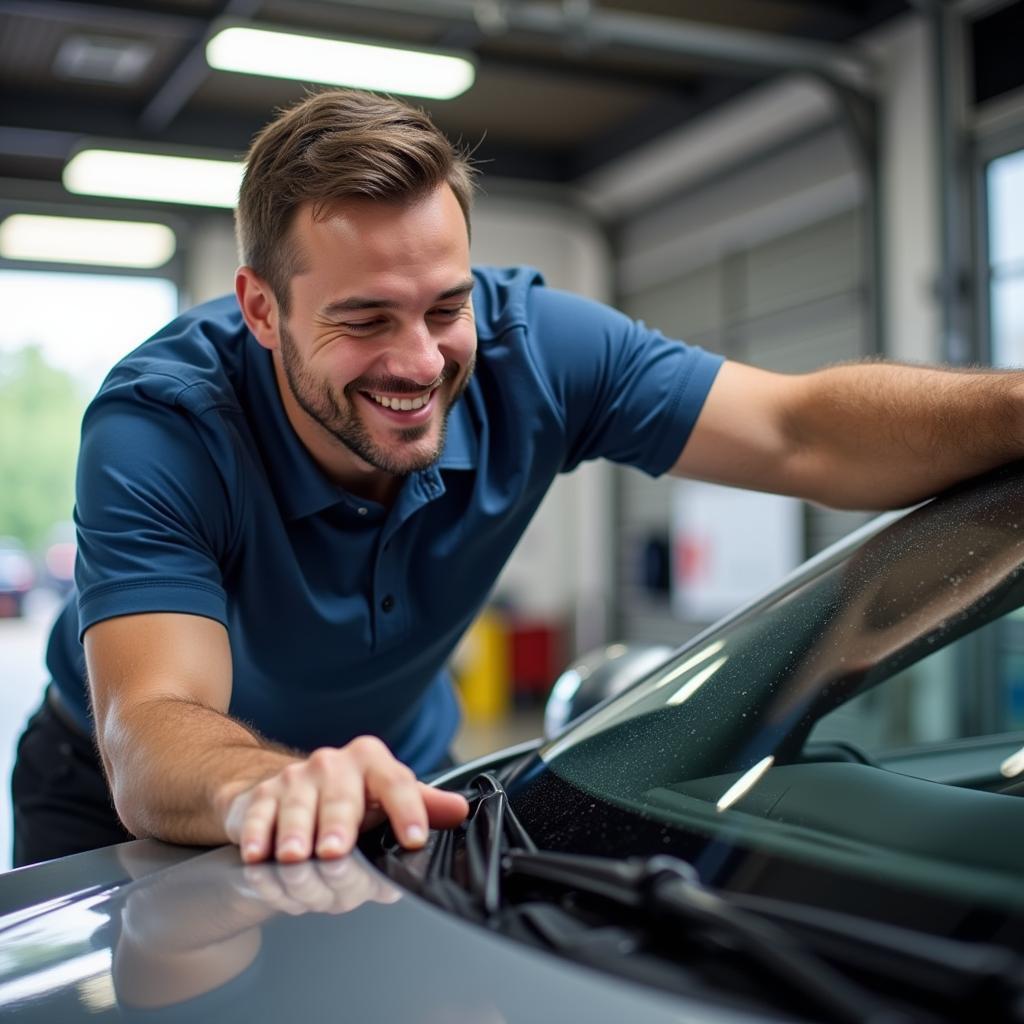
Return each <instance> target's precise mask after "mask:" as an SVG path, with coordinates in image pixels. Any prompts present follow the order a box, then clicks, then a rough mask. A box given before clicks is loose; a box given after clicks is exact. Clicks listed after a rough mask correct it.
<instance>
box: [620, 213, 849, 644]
mask: <svg viewBox="0 0 1024 1024" xmlns="http://www.w3.org/2000/svg"><path fill="white" fill-rule="evenodd" d="M622 306H623V308H624V309H625V311H626V312H628V313H629V314H630V315H632V316H635V317H639V318H640V319H642V320H645V321H646V322H647V323H648V324H650V325H652V326H654V327H657V328H659V329H660V330H661V331H663V332H664V333H665V334H667V335H669V336H670V337H677V338H684V339H686V340H687V341H689V342H691V343H694V344H698V345H703V346H705V347H707V348H709V349H711V350H714V351H717V352H721V353H722V354H724V355H726V356H728V357H730V358H733V359H738V360H741V361H744V362H748V363H752V364H754V365H755V366H761V367H764V368H766V369H771V370H778V371H785V372H800V371H805V370H811V369H814V368H816V367H819V366H823V365H827V364H829V363H835V362H839V361H843V360H850V359H857V358H860V357H862V356H863V355H864V354H865V353H866V351H867V345H866V340H865V339H866V330H865V324H866V315H865V303H864V290H863V273H862V267H861V230H860V214H859V212H858V211H850V212H846V213H843V214H841V215H838V216H835V217H832V218H829V219H828V220H825V221H822V222H820V223H818V224H815V225H813V226H811V227H806V228H803V229H801V230H799V231H796V232H793V233H792V234H789V235H786V236H784V237H780V238H776V239H774V240H772V241H770V242H766V243H763V244H760V245H757V246H752V247H751V248H749V249H748V250H746V251H743V252H738V253H735V254H732V255H730V256H728V257H726V258H724V259H721V260H719V261H717V262H715V263H714V264H712V265H709V266H706V267H703V268H701V269H699V270H695V271H691V272H689V273H686V274H684V275H682V276H680V277H679V278H677V279H675V280H671V281H668V282H665V283H661V284H658V285H657V286H656V287H652V288H649V289H647V290H643V291H638V292H635V293H634V294H631V295H628V296H625V297H624V298H623V300H622ZM737 412H738V414H742V410H738V411H737ZM616 488H617V535H618V538H619V540H620V544H619V550H620V552H621V560H620V564H619V567H618V569H619V573H620V580H619V583H620V585H619V586H618V587H617V588H616V592H617V594H618V595H619V596H620V604H619V607H618V608H617V609H616V616H615V618H616V622H615V626H616V630H615V632H616V633H617V635H619V636H621V637H623V638H624V639H627V640H631V641H642V642H676V643H677V642H680V641H681V640H682V639H684V638H685V636H686V635H687V633H688V632H693V631H694V630H695V629H696V628H698V627H699V626H700V625H702V624H701V623H692V624H680V623H679V622H678V621H676V620H675V619H674V618H673V616H672V614H671V611H670V607H669V600H668V595H667V593H664V592H662V593H658V592H656V591H652V589H651V588H650V586H649V585H645V583H644V579H645V577H646V579H647V581H648V584H649V583H650V582H652V581H653V580H654V579H656V577H657V575H658V573H657V571H656V569H657V551H658V544H657V542H658V541H664V540H667V537H668V531H669V521H670V508H671V486H670V485H666V482H665V481H652V480H649V479H648V478H647V477H645V476H644V475H643V474H641V473H638V472H636V471H633V470H628V469H617V470H616ZM866 518H867V517H866V516H864V515H861V514H855V513H838V512H832V511H827V510H822V509H818V508H814V507H812V506H806V509H805V541H806V553H807V554H808V555H810V554H813V553H814V552H816V551H819V550H820V549H821V548H822V547H825V546H826V545H827V544H829V543H831V542H832V541H833V540H835V539H836V538H838V537H840V536H842V535H843V534H845V533H847V532H848V531H849V530H851V529H853V528H854V527H856V526H858V525H860V524H861V523H862V522H864V520H865V519H866Z"/></svg>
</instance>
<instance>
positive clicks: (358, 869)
mask: <svg viewBox="0 0 1024 1024" xmlns="http://www.w3.org/2000/svg"><path fill="white" fill-rule="evenodd" d="M84 879H89V880H90V883H91V884H89V885H87V886H82V885H81V882H82V881H83V880H84ZM62 880H64V881H65V882H66V891H60V886H61V881H62ZM72 890H74V891H72ZM19 892H21V894H22V895H23V896H26V895H27V896H28V897H29V899H28V901H27V902H24V901H23V905H22V906H20V907H19V906H18V905H17V904H18V898H17V894H18V893H19ZM0 909H2V910H3V911H5V913H4V914H3V916H2V917H0V936H2V937H0V1016H5V1017H6V1016H7V1015H12V1016H13V1017H14V1018H15V1019H18V1020H40V1021H43V1020H46V1021H53V1020H60V1021H75V1020H83V1021H84V1020H90V1021H95V1020H97V1019H100V1020H102V1019H104V1018H107V1019H111V1020H114V1019H116V1020H124V1019H134V1018H138V1019H140V1020H143V1019H146V1020H157V1019H159V1020H178V1019H180V1020H188V1021H195V1020H206V1019H210V1020H214V1019H215V1020H217V1021H218V1022H219V1021H231V1020H236V1019H237V1020H239V1021H245V1022H246V1024H255V1022H259V1021H280V1020H327V1019H341V1020H352V1021H360V1022H373V1021H388V1022H391V1021H395V1020H409V1021H423V1022H429V1024H435V1022H436V1024H442V1022H443V1024H456V1022H463V1021H465V1022H470V1021H472V1022H474V1024H517V1022H523V1024H526V1022H530V1024H536V1022H538V1021H545V1020H575V1019H586V1020H588V1021H592V1022H595V1024H600V1022H604V1021H607V1022H609V1024H612V1022H614V1024H621V1022H622V1021H623V1020H633V1021H638V1022H639V1021H643V1022H651V1024H660V1022H666V1024H668V1022H675V1024H679V1022H686V1021H693V1022H720V1024H727V1022H733V1021H735V1022H736V1024H741V1022H744V1021H753V1020H754V1018H752V1017H750V1016H748V1015H744V1014H741V1013H737V1012H733V1011H729V1010H725V1009H721V1008H718V1007H710V1006H709V1005H707V1004H703V1003H699V1002H694V1001H688V1000H685V999H682V998H677V997H669V996H665V995H661V994H659V993H657V992H655V991H652V990H649V989H646V988H643V987H640V986H637V985H634V984H632V983H629V982H624V981H622V980H619V979H613V978H610V977H607V976H604V975H602V974H599V973H597V972H594V971H591V970H589V969H587V968H583V967H579V966H576V965H574V964H570V963H567V962H566V961H564V960H561V959H557V958H555V957H552V956H549V955H547V954H544V953H543V952H540V951H537V950H533V949H530V948H529V947H526V946H523V945H521V944H518V943H515V942H513V941H511V940H508V939H505V938H502V937H501V936H498V935H494V934H491V933H489V932H488V931H486V930H485V929H483V928H480V927H478V926H475V925H471V924H467V923H465V922H463V921H460V920H458V919H457V918H455V917H454V916H452V915H450V914H448V913H446V912H444V911H442V910H440V909H438V908H436V907H434V906H431V905H430V904H428V903H425V902H423V901H422V900H420V899H418V898H417V897H415V896H412V895H410V894H407V893H405V892H403V891H402V890H401V889H399V888H397V887H396V886H395V885H394V883H392V882H391V881H389V880H388V879H386V878H385V877H384V876H383V875H381V874H380V873H379V872H377V871H376V869H374V868H373V867H372V866H370V865H369V864H368V862H367V861H366V860H365V859H364V858H363V857H362V855H361V854H359V853H356V854H354V855H353V856H352V857H350V858H347V859H346V860H345V861H341V862H333V863H330V862H315V861H314V862H308V863H305V864H296V865H276V864H267V865H259V866H256V867H246V866H243V865H242V864H241V862H240V860H239V857H238V853H237V850H236V849H235V848H233V847H225V848H222V849H219V850H213V851H207V852H198V853H197V851H194V850H184V849H181V848H175V847H169V846H165V845H164V844H161V843H156V842H153V841H141V842H135V843H126V844H124V845H122V846H120V847H114V848H109V849H107V850H101V851H95V852H93V853H88V854H80V855H77V856H74V857H68V858H64V859H63V860H61V861H56V862H53V863H51V864H48V865H44V866H42V867H40V868H27V869H23V870H20V871H14V872H11V873H9V874H8V875H6V876H4V878H3V879H0ZM757 1019H759V1020H760V1019H762V1018H760V1017H759V1018H757Z"/></svg>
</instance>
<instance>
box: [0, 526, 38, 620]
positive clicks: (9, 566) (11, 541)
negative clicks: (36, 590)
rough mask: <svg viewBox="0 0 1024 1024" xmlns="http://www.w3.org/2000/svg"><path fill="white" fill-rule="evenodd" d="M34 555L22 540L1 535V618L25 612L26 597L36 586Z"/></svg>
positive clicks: (14, 616)
mask: <svg viewBox="0 0 1024 1024" xmlns="http://www.w3.org/2000/svg"><path fill="white" fill-rule="evenodd" d="M35 582H36V571H35V566H34V565H33V564H32V556H31V555H29V553H28V552H27V551H26V550H25V548H24V545H22V543H21V541H19V540H17V539H16V538H14V537H0V618H18V617H20V616H21V615H23V614H24V612H25V598H26V597H27V596H28V594H29V592H30V591H31V590H32V588H33V587H34V586H35Z"/></svg>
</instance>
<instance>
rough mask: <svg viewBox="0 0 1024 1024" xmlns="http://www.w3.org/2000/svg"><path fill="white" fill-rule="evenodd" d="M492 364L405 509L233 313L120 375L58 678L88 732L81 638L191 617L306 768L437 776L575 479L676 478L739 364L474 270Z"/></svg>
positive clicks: (105, 398)
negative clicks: (566, 478) (332, 756)
mask: <svg viewBox="0 0 1024 1024" xmlns="http://www.w3.org/2000/svg"><path fill="white" fill-rule="evenodd" d="M475 278H476V287H475V289H474V292H473V303H474V309H475V314H476V322H477V333H478V340H479V348H478V354H477V368H476V373H475V374H474V376H473V379H472V381H471V382H470V384H469V387H468V388H467V390H466V392H465V393H464V395H463V396H462V398H461V399H460V400H459V401H458V402H457V403H456V405H455V406H454V408H453V409H452V412H451V415H450V417H449V421H448V430H447V435H446V439H445V443H444V447H443V451H442V454H441V457H440V459H439V460H438V462H437V463H436V464H435V465H434V466H431V467H430V468H429V469H426V470H423V471H421V472H417V473H414V474H412V475H411V476H409V477H408V478H406V480H405V481H404V483H403V486H402V489H401V491H400V492H399V494H398V497H397V499H396V500H395V502H394V503H393V505H392V506H391V507H390V508H385V507H383V506H381V505H378V504H375V503H374V502H371V501H367V500H365V499H362V498H359V497H356V496H354V495H351V494H348V493H347V492H346V491H344V490H343V489H342V488H340V487H338V486H337V485H336V484H334V483H332V482H331V481H330V480H329V479H328V478H327V477H326V476H325V475H324V474H323V473H322V472H321V470H320V469H319V468H318V466H317V465H316V463H315V462H314V461H313V459H312V458H311V456H310V455H309V453H308V452H307V451H306V449H305V448H304V447H303V445H302V443H301V442H300V440H299V438H298V437H297V436H296V434H295V432H294V430H293V429H292V427H291V424H290V423H289V421H288V418H287V416H286V415H285V411H284V407H283V406H282V403H281V399H280V395H279V392H278V389H277V383H276V380H275V377H274V371H273V365H272V362H271V356H270V353H269V352H267V351H266V350H265V349H263V348H261V347H260V346H259V345H258V344H257V342H256V341H255V339H254V338H253V337H252V335H251V334H250V333H249V331H248V329H247V328H246V326H245V323H244V321H243V319H242V316H241V313H240V312H239V309H238V306H237V304H236V302H235V300H234V298H224V299H218V300H216V301H214V302H209V303H206V304H205V305H202V306H199V307H198V308H196V309H193V310H191V311H190V312H188V313H186V314H184V315H183V316H181V317H179V318H178V319H177V320H175V321H174V322H173V323H171V324H170V325H169V326H167V327H166V328H164V330H162V331H160V333H158V334H157V335H155V336H154V337H153V338H150V339H149V340H148V341H146V342H145V343H144V344H142V345H141V346H140V347H139V348H137V349H136V350H135V351H134V352H132V353H131V354H130V355H128V356H126V357H125V358H124V359H123V360H122V361H121V362H120V363H118V364H117V365H116V366H115V367H114V369H113V370H112V371H111V373H110V375H109V376H108V377H107V379H106V381H105V382H104V384H103V386H102V387H101V389H100V391H99V393H98V395H97V396H96V398H95V399H94V400H93V402H92V404H91V405H90V406H89V408H88V410H87V412H86V415H85V419H84V422H83V427H82V447H81V453H80V456H79V464H78V479H77V504H76V511H75V517H76V523H77V526H78V538H79V557H78V563H77V568H76V583H77V600H74V599H72V600H71V601H70V602H69V603H68V604H67V605H66V606H65V608H64V609H63V611H62V612H61V615H60V617H59V618H58V620H57V623H56V625H55V627H54V630H53V633H52V635H51V639H50V644H49V649H48V652H47V664H48V667H49V669H50V672H51V673H52V675H53V679H54V682H55V685H56V686H57V687H58V689H59V690H60V693H61V695H62V696H63V697H64V698H65V701H66V702H67V704H68V705H69V707H70V708H71V709H72V711H73V712H74V713H75V714H76V715H77V717H78V718H79V720H80V723H81V724H82V726H83V728H89V712H88V688H87V684H86V682H85V665H84V656H83V651H82V646H81V636H82V634H83V633H84V632H85V630H87V629H88V628H89V627H90V626H91V625H93V624H94V623H96V622H100V621H101V620H103V619H108V618H112V617H114V616H118V615H131V614H136V613H139V612H184V613H189V614H192V615H203V616H207V617H209V618H212V619H216V620H217V621H218V622H220V623H222V624H223V625H224V626H225V627H226V628H227V631H228V636H229V638H230V643H231V655H232V663H233V672H234V677H233V684H232V692H231V707H230V713H231V714H232V715H233V716H235V717H237V718H239V719H240V720H242V721H244V722H247V723H249V724H251V725H252V726H254V727H255V728H256V729H258V730H259V732H260V733H261V734H263V735H264V736H266V737H268V738H270V739H273V740H276V741H277V742H280V743H284V744H287V745H289V746H291V747H295V748H298V749H302V750H312V749H313V748H315V747H318V746H323V745H332V746H340V745H342V744H344V743H346V742H347V741H348V740H350V739H352V738H353V737H354V736H357V735H360V734H362V733H372V734H376V735H378V736H380V737H382V738H383V739H384V740H385V741H386V742H387V743H388V744H389V746H390V747H391V748H392V750H393V751H394V752H395V754H396V755H397V756H398V757H399V758H401V759H402V760H403V761H405V762H406V763H407V764H409V765H410V766H411V767H412V768H413V769H414V770H415V771H417V772H419V773H423V772H427V771H429V770H431V769H432V768H433V767H434V766H435V765H436V764H437V763H438V762H439V761H440V760H441V759H442V758H443V757H444V754H445V752H446V751H447V750H448V747H449V744H450V743H451V740H452V737H453V735H454V733H455V731H456V728H457V726H458V717H459V716H458V707H457V703H456V700H455V697H454V694H453V691H452V687H451V683H450V680H449V678H448V676H447V674H446V672H445V663H446V661H447V659H448V657H449V655H450V654H451V652H452V650H453V648H454V647H455V645H456V643H457V642H458V640H459V638H460V637H461V636H462V634H463V632H464V631H465V630H466V628H467V627H468V626H469V625H470V623H471V622H472V620H473V618H474V616H475V615H476V614H477V612H478V611H479V610H480V607H481V605H482V604H483V602H484V600H485V599H486V597H487V594H488V592H489V591H490V588H491V586H492V584H493V583H494V581H495V579H496V578H497V576H498V573H499V572H500V570H501V568H502V566H503V565H504V564H505V561H506V559H507V558H508V556H509V555H510V554H511V552H512V549H513V548H514V547H515V545H516V542H517V541H518V540H519V538H520V536H521V535H522V533H523V531H524V530H525V528H526V526H527V524H528V523H529V521H530V518H531V516H532V515H533V514H534V512H535V511H536V509H537V506H538V505H539V504H540V502H541V499H542V498H543V497H544V494H545V493H546V491H547V489H548V487H549V486H550V484H551V482H552V480H553V479H554V478H555V476H556V474H558V473H564V472H567V471H569V470H571V469H573V468H574V467H575V466H577V465H579V463H580V462H582V461H583V460H585V459H594V458H598V457H604V458H608V459H612V460H614V461H616V462H622V463H628V464H630V465H633V466H636V467H638V468H639V469H641V470H644V471H646V472H648V473H650V474H652V475H656V474H660V473H662V472H664V471H665V470H666V469H668V468H669V467H670V466H671V465H672V463H673V462H674V461H675V459H676V457H677V456H678V455H679V452H680V451H681V450H682V447H683V444H684V443H685V441H686V438H687V437H688V435H689V433H690V430H691V429H692V427H693V424H694V422H695V421H696V419H697V415H698V413H699V412H700V409H701V406H702V404H703V402H704V399H705V397H706V395H707V392H708V389H709V388H710V386H711V383H712V381H713V379H714V376H715V374H716V372H717V370H718V367H719V366H720V364H721V359H720V358H719V357H717V356H713V355H710V354H708V353H706V352H703V351H702V350H700V349H697V348H692V347H688V346H686V345H684V344H682V343H680V342H677V341H670V340H668V339H666V338H664V337H662V336H661V335H660V334H658V333H657V332H655V331H651V330H649V329H648V328H646V327H645V326H644V325H643V324H641V323H637V322H634V321H632V320H630V319H628V318H627V317H625V316H623V315H622V314H620V313H618V312H616V311H614V310H611V309H609V308H607V307H605V306H602V305H599V304H597V303H594V302H590V301H588V300H585V299H581V298H578V297H576V296H572V295H568V294H566V293H563V292H558V291H555V290H553V289H550V288H547V287H546V286H545V285H544V284H543V281H542V279H541V277H540V275H539V274H538V273H537V272H536V271H533V270H530V269H525V268H523V269H513V270H494V269H480V270H477V271H476V272H475Z"/></svg>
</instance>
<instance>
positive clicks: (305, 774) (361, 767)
mask: <svg viewBox="0 0 1024 1024" xmlns="http://www.w3.org/2000/svg"><path fill="white" fill-rule="evenodd" d="M468 810H469V808H468V804H467V803H466V801H465V799H464V798H463V797H461V796H460V795H458V794H457V793H447V792H444V791H443V790H438V789H433V788H432V787H430V786H426V785H424V784H423V783H420V782H418V781H417V780H416V777H415V775H414V774H413V772H412V771H411V770H410V769H409V768H408V767H407V766H406V765H404V764H402V763H401V762H400V761H398V760H397V759H396V758H395V757H394V756H393V755H392V754H391V752H390V751H389V750H388V748H387V746H386V745H385V744H384V743H383V742H381V741H380V740H379V739H376V738H375V737H372V736H361V737H358V738H357V739H355V740H353V741H352V742H351V743H349V744H347V745H346V746H344V747H341V748H332V747H324V748H322V749H320V750H317V751H315V752H314V753H313V754H311V755H310V756H309V757H308V758H306V759H305V760H304V761H294V762H292V763H291V764H289V765H287V766H286V767H284V768H283V769H282V770H280V771H279V772H278V773H277V774H276V775H274V776H272V777H270V778H268V779H265V780H263V781H262V782H260V783H258V784H257V785H255V786H253V787H252V788H251V789H248V790H246V791H245V792H243V793H241V794H240V795H238V796H237V797H236V798H235V799H234V800H233V801H232V802H231V804H230V806H229V808H228V811H227V814H226V816H225V831H226V833H227V835H228V837H229V838H230V839H232V840H233V841H234V842H236V843H238V845H239V847H240V849H241V853H242V859H243V861H245V862H246V863H250V864H251V863H255V862H258V861H263V860H267V859H269V858H271V857H273V858H275V859H276V860H278V861H280V862H283V863H289V862H296V861H303V860H307V859H308V858H309V857H311V856H314V855H315V856H317V857H320V858H321V859H324V860H330V859H335V858H339V857H344V856H346V855H347V854H349V853H350V852H351V851H352V849H353V847H354V846H355V843H356V840H357V838H358V835H359V831H360V829H361V828H365V827H368V826H370V825H373V824H375V823H376V822H378V821H380V820H382V818H383V817H385V816H386V817H387V818H388V819H389V821H390V822H391V826H392V828H393V829H394V832H395V835H396V837H397V838H398V841H399V842H400V843H401V844H402V845H403V846H405V847H407V848H410V849H415V848H418V847H421V846H423V844H424V843H425V842H426V839H427V830H428V828H430V827H433V828H452V827H454V826H455V825H457V824H458V823H459V822H461V821H462V820H463V819H464V818H465V817H466V815H467V813H468Z"/></svg>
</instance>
